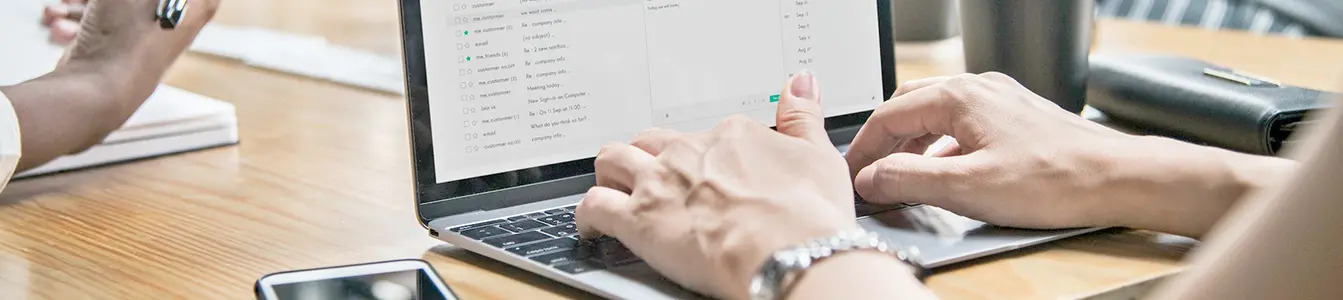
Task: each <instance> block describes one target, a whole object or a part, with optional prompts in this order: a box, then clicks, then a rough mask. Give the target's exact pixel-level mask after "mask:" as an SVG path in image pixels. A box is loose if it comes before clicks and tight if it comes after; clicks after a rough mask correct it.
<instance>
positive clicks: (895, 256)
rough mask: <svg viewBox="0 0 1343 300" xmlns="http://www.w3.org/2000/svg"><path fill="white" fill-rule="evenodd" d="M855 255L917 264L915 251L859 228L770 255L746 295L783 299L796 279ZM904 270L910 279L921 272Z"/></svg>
mask: <svg viewBox="0 0 1343 300" xmlns="http://www.w3.org/2000/svg"><path fill="white" fill-rule="evenodd" d="M855 252H870V253H874V254H880V255H882V256H886V257H887V259H892V260H895V261H897V262H900V263H901V264H918V261H919V258H918V249H916V248H904V247H900V246H894V245H891V244H888V243H886V242H885V241H883V240H882V238H881V237H880V236H878V235H876V234H875V233H872V232H869V231H866V230H862V229H855V230H850V231H841V232H838V233H836V234H834V235H830V236H826V237H822V238H815V239H811V240H809V241H807V242H804V243H800V244H797V245H794V246H789V247H786V248H783V249H780V250H778V251H775V252H773V253H772V254H771V255H770V256H769V257H768V258H767V259H764V260H763V264H762V265H761V266H760V267H759V269H758V270H757V271H756V273H755V274H754V276H752V278H751V280H750V281H749V284H748V285H747V286H748V293H747V294H748V295H749V297H750V298H752V299H779V298H782V297H786V296H788V295H789V293H790V292H791V291H792V290H793V289H794V288H795V284H796V283H797V281H798V280H800V279H801V278H803V277H806V276H807V274H811V273H814V270H815V267H817V266H820V264H821V263H824V262H826V261H829V260H832V259H834V258H836V257H840V256H843V255H849V254H850V253H855ZM869 267H870V266H869ZM907 269H910V270H911V272H909V273H908V274H909V275H911V276H913V275H915V274H914V272H913V271H912V270H923V269H921V268H917V267H916V268H907ZM921 273H922V272H920V274H921ZM914 277H916V278H917V277H918V276H914Z"/></svg>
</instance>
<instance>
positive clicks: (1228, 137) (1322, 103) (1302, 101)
mask: <svg viewBox="0 0 1343 300" xmlns="http://www.w3.org/2000/svg"><path fill="white" fill-rule="evenodd" d="M1330 67H1334V66H1330ZM1090 69H1091V74H1090V76H1091V79H1090V82H1089V83H1088V89H1087V102H1088V104H1090V105H1091V106H1092V107H1095V108H1097V109H1099V110H1100V111H1101V112H1103V113H1105V115H1106V117H1108V118H1109V119H1110V120H1112V121H1114V122H1117V123H1119V124H1121V125H1126V126H1129V127H1133V128H1135V129H1137V130H1139V131H1142V132H1145V133H1151V134H1158V135H1165V136H1171V137H1175V138H1179V139H1183V140H1187V141H1191V142H1196V143H1202V144H1207V145H1211V146H1217V147H1222V148H1227V149H1232V150H1237V151H1241V152H1246V153H1252V154H1265V155H1273V154H1276V153H1278V151H1279V150H1280V149H1282V147H1283V145H1284V144H1286V143H1288V138H1289V137H1290V136H1291V134H1292V133H1293V132H1296V131H1298V129H1299V128H1301V127H1303V122H1305V121H1306V118H1305V117H1306V115H1307V114H1309V113H1310V112H1312V111H1315V110H1319V109H1322V108H1325V107H1326V105H1327V104H1328V103H1329V102H1326V100H1325V99H1321V98H1322V97H1334V96H1336V95H1333V94H1330V93H1325V92H1320V91H1315V90H1310V89H1304V88H1299V87H1293V86H1286V85H1280V84H1276V83H1275V82H1273V81H1272V80H1271V79H1267V78H1262V77H1258V76H1256V75H1253V74H1246V73H1241V72H1237V71H1234V70H1228V69H1226V68H1222V67H1218V66H1215V65H1212V64H1208V63H1206V62H1202V61H1198V60H1193V59H1188V58H1182V57H1171V56H1139V55H1095V56H1092V58H1091V66H1090Z"/></svg>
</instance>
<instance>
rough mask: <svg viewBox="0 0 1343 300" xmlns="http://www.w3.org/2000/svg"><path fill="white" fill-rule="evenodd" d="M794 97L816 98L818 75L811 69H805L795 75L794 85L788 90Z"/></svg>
mask: <svg viewBox="0 0 1343 300" xmlns="http://www.w3.org/2000/svg"><path fill="white" fill-rule="evenodd" d="M788 92H789V93H792V94H793V97H797V98H804V99H809V100H815V99H816V76H813V75H812V74H811V71H807V70H803V71H802V72H798V73H797V74H794V75H793V87H792V89H790V90H789V91H788Z"/></svg>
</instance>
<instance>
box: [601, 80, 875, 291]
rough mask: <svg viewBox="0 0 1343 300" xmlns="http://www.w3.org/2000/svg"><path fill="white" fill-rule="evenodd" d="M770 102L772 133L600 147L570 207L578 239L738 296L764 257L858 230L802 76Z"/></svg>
mask: <svg viewBox="0 0 1343 300" xmlns="http://www.w3.org/2000/svg"><path fill="white" fill-rule="evenodd" d="M782 95H783V96H782V99H780V101H779V109H778V115H777V122H778V123H777V124H778V131H777V132H776V131H774V130H770V128H769V127H766V126H765V125H763V124H760V123H759V122H756V121H754V120H751V119H749V118H746V117H740V116H736V117H732V118H730V119H728V120H727V121H724V122H723V123H721V124H719V125H718V126H717V127H716V128H714V129H713V130H712V131H709V132H706V133H693V134H683V133H678V132H673V131H670V130H662V129H654V130H650V131H647V132H644V133H643V134H641V135H640V136H639V137H638V138H636V139H635V140H634V142H632V143H630V144H611V145H608V146H606V147H604V148H602V151H601V153H600V154H598V155H597V160H596V169H597V185H598V186H597V187H594V188H592V189H591V190H589V191H588V193H587V195H585V197H584V200H583V202H582V204H580V205H579V206H578V209H577V216H578V224H579V230H580V233H581V234H582V236H584V237H586V238H594V237H599V236H601V235H609V236H612V237H615V238H616V239H619V240H620V241H621V242H622V243H624V244H625V246H626V247H628V248H629V249H630V250H631V251H633V252H634V253H635V254H637V255H639V256H640V257H642V258H643V259H644V260H645V261H646V262H647V263H648V264H649V265H651V266H652V267H653V268H654V269H657V270H658V271H660V272H661V273H662V274H663V275H665V276H667V277H668V278H670V279H671V280H673V281H676V282H678V283H680V284H682V285H683V286H685V287H687V288H690V289H693V290H696V291H699V292H702V293H705V294H708V295H712V296H716V297H722V298H733V299H743V298H747V286H748V283H749V281H750V278H751V277H752V276H753V275H754V274H755V272H756V270H757V269H758V268H759V267H760V265H761V264H762V263H763V262H764V260H765V258H766V257H768V255H770V254H771V253H773V252H774V251H778V250H781V249H783V248H785V247H788V246H791V245H795V244H800V243H803V242H805V241H807V240H810V239H813V238H818V237H824V236H830V235H834V234H836V233H838V232H840V231H844V230H853V229H856V228H858V227H857V226H858V225H857V223H855V222H854V211H853V188H852V185H851V183H850V182H849V180H848V168H847V164H846V163H845V160H844V158H843V156H841V155H840V154H839V152H838V151H837V150H836V149H835V147H834V146H833V145H832V144H831V143H830V139H829V137H828V136H827V135H826V132H825V126H824V121H825V119H824V115H823V112H822V110H821V105H820V102H819V101H818V100H819V97H818V96H819V93H818V89H817V85H816V83H815V81H814V79H813V76H812V75H811V74H810V73H806V72H803V73H801V74H799V75H797V76H794V77H793V78H792V79H790V80H789V84H788V85H787V86H786V87H785V89H784V92H783V93H782Z"/></svg>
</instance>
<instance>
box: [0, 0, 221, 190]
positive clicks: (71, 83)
mask: <svg viewBox="0 0 1343 300" xmlns="http://www.w3.org/2000/svg"><path fill="white" fill-rule="evenodd" d="M219 1H220V0H193V1H191V9H189V10H188V11H187V13H188V15H187V17H186V19H185V23H183V24H182V25H181V26H179V27H178V28H177V29H176V30H171V31H169V30H162V29H160V28H158V25H157V23H155V21H153V20H152V18H149V17H147V16H152V15H153V12H154V8H155V6H156V5H157V4H158V1H157V0H95V1H92V2H89V3H88V6H87V7H86V9H81V10H80V11H81V14H80V15H79V16H81V18H80V21H79V24H80V27H79V30H78V34H77V35H76V38H75V40H74V43H73V44H72V45H71V48H70V50H69V52H68V53H67V54H66V58H65V59H64V60H63V61H62V63H60V64H59V65H58V66H57V67H56V69H55V70H53V71H52V72H51V73H48V74H46V75H43V76H41V77H38V78H36V79H33V80H29V81H26V82H23V83H20V84H17V85H13V86H4V87H0V92H4V94H5V96H6V97H7V98H9V100H10V102H11V103H12V104H13V105H14V111H15V112H16V113H17V114H18V118H19V127H20V130H21V131H22V134H23V158H21V159H20V160H19V167H18V170H20V171H22V170H26V169H30V168H33V167H36V166H39V165H41V164H43V163H46V162H47V161H50V160H52V159H54V158H56V157H60V156H61V155H66V154H71V153H77V152H80V151H83V150H84V149H87V148H88V147H91V146H93V145H95V144H97V143H98V142H99V141H101V140H102V139H103V138H104V137H106V136H107V134H108V133H111V132H112V131H113V130H116V129H117V128H118V127H120V126H121V124H122V123H125V122H126V119H127V118H129V117H130V115H131V114H132V113H134V112H135V110H136V109H137V108H139V107H140V104H141V103H143V102H144V100H145V99H146V98H148V97H149V95H150V94H151V93H152V92H153V91H154V88H155V87H156V86H157V85H158V82H159V79H160V78H161V77H162V76H163V72H164V71H165V70H167V69H168V67H169V66H171V65H172V63H173V61H174V60H176V59H177V57H178V56H179V55H180V54H181V53H182V51H183V50H185V49H186V47H187V46H188V45H190V44H191V40H192V39H194V38H195V36H196V34H197V33H198V32H199V31H200V29H201V27H202V26H204V25H205V23H206V22H207V21H208V20H209V19H210V18H211V17H212V16H213V15H214V12H215V10H216V9H217V7H218V5H219ZM50 10H51V9H50V8H49V9H48V11H50ZM67 21H70V20H69V19H53V20H52V22H53V24H57V23H62V22H67ZM59 30H60V29H56V30H54V31H53V34H55V33H54V32H55V31H59Z"/></svg>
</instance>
